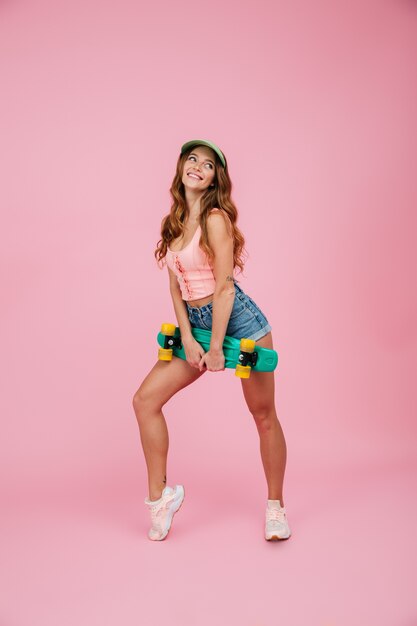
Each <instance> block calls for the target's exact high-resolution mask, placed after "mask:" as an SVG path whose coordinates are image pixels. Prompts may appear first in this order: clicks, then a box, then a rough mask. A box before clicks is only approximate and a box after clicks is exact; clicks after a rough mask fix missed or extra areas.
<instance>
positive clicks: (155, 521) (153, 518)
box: [150, 506, 163, 530]
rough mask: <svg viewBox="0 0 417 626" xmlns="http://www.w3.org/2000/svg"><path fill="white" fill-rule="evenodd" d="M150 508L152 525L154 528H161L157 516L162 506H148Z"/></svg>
mask: <svg viewBox="0 0 417 626" xmlns="http://www.w3.org/2000/svg"><path fill="white" fill-rule="evenodd" d="M150 509H151V522H152V527H153V528H154V529H155V530H161V520H160V519H159V517H160V515H161V513H162V509H163V506H152V507H150Z"/></svg>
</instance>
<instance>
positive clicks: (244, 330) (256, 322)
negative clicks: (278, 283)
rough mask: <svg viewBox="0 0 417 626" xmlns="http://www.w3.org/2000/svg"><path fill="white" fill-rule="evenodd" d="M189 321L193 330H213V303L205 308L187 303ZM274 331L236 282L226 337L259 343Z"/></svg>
mask: <svg viewBox="0 0 417 626" xmlns="http://www.w3.org/2000/svg"><path fill="white" fill-rule="evenodd" d="M185 302H186V305H187V309H188V319H189V320H190V324H191V326H192V327H193V328H204V329H205V330H211V329H212V324H213V301H211V302H209V303H208V304H205V305H204V306H201V307H197V306H191V305H190V304H188V302H187V301H185ZM271 330H272V328H271V326H270V325H269V322H268V320H267V319H266V317H265V315H264V314H263V313H262V311H261V309H260V308H259V307H258V305H257V304H256V303H255V302H254V301H253V300H252V298H249V296H248V295H247V294H246V293H245V292H244V291H243V289H242V288H241V287H239V285H238V284H237V283H236V281H235V300H234V303H233V309H232V312H231V313H230V318H229V323H228V325H227V329H226V335H228V336H229V337H236V338H237V339H242V337H245V338H246V339H253V340H254V341H258V339H260V338H261V337H263V336H264V335H266V334H267V333H269V332H270V331H271Z"/></svg>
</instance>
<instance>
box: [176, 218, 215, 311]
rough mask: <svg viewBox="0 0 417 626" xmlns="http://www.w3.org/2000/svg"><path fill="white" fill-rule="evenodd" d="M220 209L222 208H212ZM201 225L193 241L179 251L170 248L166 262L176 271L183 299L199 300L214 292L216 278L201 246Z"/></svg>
mask: <svg viewBox="0 0 417 626" xmlns="http://www.w3.org/2000/svg"><path fill="white" fill-rule="evenodd" d="M212 211H220V209H212ZM200 236H201V226H200V225H198V226H197V230H196V231H195V233H194V236H193V238H192V239H191V241H190V242H189V243H188V244H187V245H186V246H185V248H183V249H182V250H179V251H177V252H173V251H172V250H170V249H169V248H168V250H167V254H166V262H167V265H168V267H169V268H170V269H171V270H172V271H173V272H174V273H175V275H176V277H177V279H178V283H179V285H180V289H181V295H182V299H183V300H199V299H200V298H206V297H207V296H210V295H211V294H212V293H214V289H215V287H216V280H215V278H214V274H213V270H212V267H211V266H210V264H209V262H208V258H207V255H206V254H205V252H204V251H203V250H202V249H201V248H200V246H199V242H200Z"/></svg>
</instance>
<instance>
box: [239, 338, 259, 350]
mask: <svg viewBox="0 0 417 626" xmlns="http://www.w3.org/2000/svg"><path fill="white" fill-rule="evenodd" d="M255 345H256V342H255V341H254V340H253V339H241V340H240V349H241V350H242V352H253V351H254V350H255Z"/></svg>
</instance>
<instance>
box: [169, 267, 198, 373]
mask: <svg viewBox="0 0 417 626" xmlns="http://www.w3.org/2000/svg"><path fill="white" fill-rule="evenodd" d="M168 273H169V290H170V292H171V298H172V304H173V305H174V310H175V316H176V318H177V322H178V327H179V329H180V332H181V341H182V344H183V346H184V351H185V356H186V357H187V362H188V363H189V364H190V365H192V366H193V367H196V368H197V369H202V368H199V362H200V359H201V357H202V356H203V354H204V350H203V348H202V347H201V346H200V344H199V343H198V342H197V341H196V340H195V339H194V337H193V335H192V334H191V324H190V320H189V319H188V311H187V305H186V304H185V302H184V300H183V299H182V296H181V289H180V286H179V284H178V280H177V277H176V276H175V274H174V272H173V271H172V270H171V269H170V268H169V267H168Z"/></svg>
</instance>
